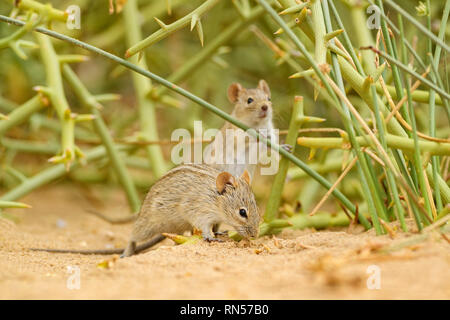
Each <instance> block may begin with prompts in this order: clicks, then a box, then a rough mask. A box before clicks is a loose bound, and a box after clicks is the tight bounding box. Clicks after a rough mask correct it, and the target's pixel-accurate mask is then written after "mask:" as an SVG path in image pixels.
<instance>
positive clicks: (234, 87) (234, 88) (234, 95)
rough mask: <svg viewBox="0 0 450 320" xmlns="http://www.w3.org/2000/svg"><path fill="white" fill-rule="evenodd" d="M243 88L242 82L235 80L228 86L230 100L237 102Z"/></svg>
mask: <svg viewBox="0 0 450 320" xmlns="http://www.w3.org/2000/svg"><path fill="white" fill-rule="evenodd" d="M242 89H243V88H242V86H241V84H240V83H237V82H235V83H232V84H230V86H229V87H228V100H230V102H231V103H236V102H237V100H238V98H239V94H240V93H241V91H242Z"/></svg>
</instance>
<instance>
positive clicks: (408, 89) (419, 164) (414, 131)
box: [398, 14, 432, 218]
mask: <svg viewBox="0 0 450 320" xmlns="http://www.w3.org/2000/svg"><path fill="white" fill-rule="evenodd" d="M402 20H403V19H402V16H401V15H400V14H399V15H398V21H399V24H400V34H401V37H402V39H403V38H404V37H405V34H404V29H403V21H402ZM402 43H403V42H402ZM402 59H403V63H407V60H408V57H407V53H406V48H405V46H402ZM405 84H406V94H407V97H408V100H407V102H408V110H409V114H410V115H411V128H412V137H413V141H414V165H415V167H416V172H417V174H418V179H419V186H420V190H421V191H422V198H423V199H424V201H425V209H426V210H427V212H428V214H429V215H430V218H431V217H432V214H431V204H430V199H429V197H428V192H427V186H426V183H425V179H426V178H425V173H424V172H423V168H422V159H421V156H420V152H421V151H420V146H419V138H418V136H417V124H416V117H415V114H414V109H413V105H412V99H411V76H408V75H405Z"/></svg>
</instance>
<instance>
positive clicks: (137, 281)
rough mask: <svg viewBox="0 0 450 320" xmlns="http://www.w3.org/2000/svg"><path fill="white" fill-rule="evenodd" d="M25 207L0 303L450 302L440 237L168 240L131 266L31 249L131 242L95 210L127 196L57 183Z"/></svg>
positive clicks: (0, 244)
mask: <svg viewBox="0 0 450 320" xmlns="http://www.w3.org/2000/svg"><path fill="white" fill-rule="evenodd" d="M100 198H101V199H103V201H99V200H98V199H100ZM22 200H23V201H24V202H26V203H28V204H31V205H32V206H33V208H32V209H28V210H22V209H14V210H13V209H11V210H8V211H7V214H9V215H12V216H13V217H15V218H16V219H17V221H16V222H12V221H11V220H7V219H1V218H0V299H449V298H450V272H449V270H450V250H449V249H450V244H449V243H448V242H446V241H445V240H444V239H443V238H442V237H439V236H430V237H429V238H428V240H426V241H421V242H419V243H417V244H415V245H410V246H407V247H405V248H402V249H399V250H395V251H393V252H391V253H389V254H383V253H380V248H385V247H386V246H389V245H391V244H392V243H403V242H404V241H405V239H406V238H411V237H414V235H413V234H402V233H401V232H397V233H396V235H395V236H394V238H393V239H391V238H390V237H389V236H388V235H386V236H381V237H376V236H375V235H374V234H373V232H372V231H369V232H361V231H357V230H359V229H356V230H355V229H354V230H352V231H351V232H348V230H347V228H343V229H338V230H332V231H315V230H301V231H300V230H295V231H294V230H285V231H283V233H281V234H279V235H277V236H276V237H275V238H273V237H272V236H270V237H269V236H267V237H264V238H262V239H258V240H257V241H254V242H252V243H243V242H241V243H236V242H234V241H231V240H230V241H227V242H224V243H205V242H203V241H200V242H197V243H195V244H189V245H174V244H173V242H172V241H171V240H168V239H166V240H165V241H164V242H162V243H161V244H160V245H159V246H158V247H156V248H154V249H151V250H149V251H147V252H144V253H142V254H139V255H136V256H133V257H130V258H126V259H117V257H116V256H96V255H92V256H86V255H79V254H55V253H46V252H34V251H30V250H29V249H28V248H30V247H52V248H77V249H86V248H95V249H103V248H110V247H121V246H123V245H125V243H126V241H127V238H128V235H129V233H130V231H131V225H110V224H108V223H107V222H104V221H102V220H100V219H99V218H97V217H95V216H93V215H91V214H89V213H86V211H85V209H86V208H92V207H93V206H95V207H97V209H99V210H102V211H103V212H107V213H109V214H111V215H121V214H123V213H124V212H127V208H126V202H125V199H124V198H123V195H122V193H121V192H120V191H118V190H115V191H114V190H108V189H104V190H103V189H100V190H99V189H96V190H95V192H94V191H93V190H92V189H91V190H86V189H82V188H80V187H75V186H69V185H65V184H55V185H52V186H49V187H46V188H44V189H41V190H38V191H36V192H34V193H33V194H32V195H30V196H28V197H26V198H25V199H22ZM102 203H103V204H102ZM409 224H410V225H411V226H412V225H413V224H412V223H411V221H410V222H409ZM392 227H393V228H395V226H392ZM68 268H71V269H68ZM69 270H71V271H70V272H69ZM374 270H375V271H374ZM378 271H379V280H380V281H379V283H378V284H379V288H378V289H377V288H376V287H377V286H376V284H377V282H376V281H374V279H375V278H374V277H375V276H376V275H377V272H378ZM368 272H369V273H368ZM78 275H79V277H78ZM78 279H79V281H78ZM368 282H369V285H370V286H369V287H370V288H369V287H368Z"/></svg>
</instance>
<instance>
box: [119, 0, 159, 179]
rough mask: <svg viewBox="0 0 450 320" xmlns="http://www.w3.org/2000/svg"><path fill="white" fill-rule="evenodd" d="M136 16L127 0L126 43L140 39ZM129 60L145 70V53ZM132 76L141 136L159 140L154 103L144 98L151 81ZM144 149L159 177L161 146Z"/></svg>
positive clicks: (149, 88) (131, 0) (125, 8)
mask: <svg viewBox="0 0 450 320" xmlns="http://www.w3.org/2000/svg"><path fill="white" fill-rule="evenodd" d="M138 16H139V15H138V9H137V4H136V0H129V1H128V2H127V4H126V5H125V7H124V9H123V17H124V22H125V26H126V27H125V28H126V31H125V34H126V38H127V43H128V44H132V43H136V42H138V41H140V39H141V30H140V28H139V26H138V25H137V24H136V21H137V20H138ZM130 61H131V62H134V63H135V64H136V65H137V66H138V67H140V68H142V69H144V70H147V64H146V62H145V55H144V57H142V59H141V60H139V59H138V57H137V56H136V57H133V58H132V59H131V60H130ZM132 77H133V84H134V88H135V91H136V96H137V103H138V108H139V120H140V125H141V133H142V136H143V138H144V139H146V140H150V141H151V140H159V138H158V126H157V122H156V114H155V104H154V102H152V101H150V100H149V99H147V98H146V94H147V92H149V91H150V90H151V87H152V84H151V81H150V80H149V79H148V78H147V77H145V76H142V75H139V74H137V73H136V72H133V73H132ZM146 151H147V154H148V157H149V160H150V163H151V166H152V172H153V174H154V176H155V179H159V178H160V177H162V176H163V175H164V173H165V172H166V171H167V166H166V163H165V161H164V157H163V154H162V150H161V147H160V146H158V145H153V146H147V147H146Z"/></svg>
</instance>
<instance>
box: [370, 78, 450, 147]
mask: <svg viewBox="0 0 450 320" xmlns="http://www.w3.org/2000/svg"><path fill="white" fill-rule="evenodd" d="M428 72H429V69H427V71H426V72H424V73H423V74H422V75H423V76H426V74H427V73H428ZM379 81H380V85H381V88H382V89H383V93H384V94H385V96H386V97H387V100H388V103H389V106H390V107H391V109H392V112H391V113H390V114H389V115H388V116H387V117H386V120H385V122H386V123H388V122H389V120H390V119H391V118H392V115H395V118H396V119H397V120H398V121H399V122H400V123H401V124H402V125H403V127H405V128H406V129H407V130H409V131H412V128H411V126H410V125H409V123H408V122H406V120H405V119H403V117H402V115H401V114H400V113H399V112H398V110H399V109H400V108H401V106H402V105H403V103H404V102H405V101H406V100H407V98H408V97H407V96H404V97H403V98H402V99H401V100H400V101H399V103H398V104H397V105H395V102H394V100H392V97H391V95H390V93H389V91H388V89H387V87H386V83H385V82H384V80H383V79H382V78H381V77H380V79H379ZM417 82H419V84H418V85H417V86H416V84H417ZM419 85H420V80H417V81H416V82H415V83H414V86H412V87H411V90H412V91H411V92H413V91H414V90H415V89H417V87H418V86H419ZM416 132H417V135H418V136H419V137H421V138H422V139H425V140H430V141H434V142H447V143H448V142H450V139H441V138H435V137H430V136H428V135H426V134H424V133H422V132H419V131H416Z"/></svg>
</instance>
